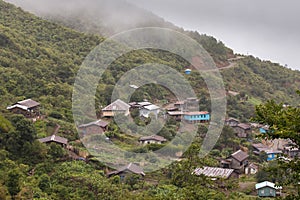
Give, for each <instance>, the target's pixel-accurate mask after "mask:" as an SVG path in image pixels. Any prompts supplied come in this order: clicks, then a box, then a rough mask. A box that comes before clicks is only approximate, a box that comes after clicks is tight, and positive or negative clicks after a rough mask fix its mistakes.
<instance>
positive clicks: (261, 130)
mask: <svg viewBox="0 0 300 200" xmlns="http://www.w3.org/2000/svg"><path fill="white" fill-rule="evenodd" d="M259 132H260V133H261V134H265V133H267V131H266V130H265V129H264V128H260V129H259Z"/></svg>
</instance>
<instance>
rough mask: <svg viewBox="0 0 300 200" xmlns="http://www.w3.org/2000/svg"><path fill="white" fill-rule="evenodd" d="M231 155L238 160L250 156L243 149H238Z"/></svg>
mask: <svg viewBox="0 0 300 200" xmlns="http://www.w3.org/2000/svg"><path fill="white" fill-rule="evenodd" d="M231 157H232V158H234V159H236V160H238V161H239V162H241V161H243V160H245V159H247V158H248V157H249V155H248V154H247V153H246V152H244V151H242V150H238V151H236V152H234V153H233V154H231Z"/></svg>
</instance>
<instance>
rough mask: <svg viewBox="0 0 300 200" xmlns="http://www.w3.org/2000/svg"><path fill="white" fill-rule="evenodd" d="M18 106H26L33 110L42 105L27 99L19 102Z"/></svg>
mask: <svg viewBox="0 0 300 200" xmlns="http://www.w3.org/2000/svg"><path fill="white" fill-rule="evenodd" d="M17 104H20V105H22V106H26V107H28V108H33V107H36V106H39V105H40V103H38V102H36V101H34V100H32V99H25V100H23V101H19V102H18V103H17Z"/></svg>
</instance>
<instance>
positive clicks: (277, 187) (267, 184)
mask: <svg viewBox="0 0 300 200" xmlns="http://www.w3.org/2000/svg"><path fill="white" fill-rule="evenodd" d="M264 187H270V188H274V189H282V187H281V186H275V183H271V182H269V181H264V182H261V183H257V184H256V185H255V189H260V188H264Z"/></svg>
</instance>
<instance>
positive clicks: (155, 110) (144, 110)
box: [139, 104, 160, 119]
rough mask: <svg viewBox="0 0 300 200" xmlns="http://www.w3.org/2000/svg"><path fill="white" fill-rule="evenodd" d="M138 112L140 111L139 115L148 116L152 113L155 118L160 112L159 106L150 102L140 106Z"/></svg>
mask: <svg viewBox="0 0 300 200" xmlns="http://www.w3.org/2000/svg"><path fill="white" fill-rule="evenodd" d="M139 112H140V116H142V117H145V118H149V116H150V115H151V114H152V115H154V116H155V118H156V119H157V118H158V114H159V112H160V107H159V106H156V105H153V104H150V105H146V106H142V107H141V108H140V110H139Z"/></svg>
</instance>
